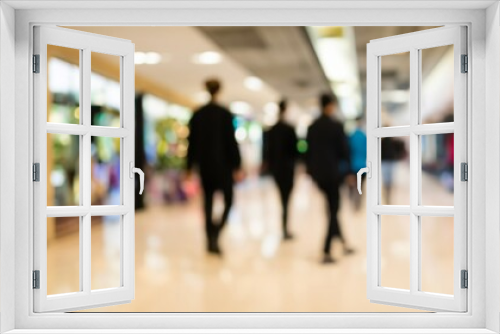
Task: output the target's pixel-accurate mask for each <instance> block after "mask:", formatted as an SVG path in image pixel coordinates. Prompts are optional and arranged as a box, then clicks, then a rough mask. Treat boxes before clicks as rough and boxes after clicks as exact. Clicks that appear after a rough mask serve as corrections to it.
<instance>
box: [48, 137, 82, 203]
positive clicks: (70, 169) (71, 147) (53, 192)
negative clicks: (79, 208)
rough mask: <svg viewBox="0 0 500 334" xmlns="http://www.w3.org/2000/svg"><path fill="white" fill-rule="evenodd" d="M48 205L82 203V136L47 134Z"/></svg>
mask: <svg viewBox="0 0 500 334" xmlns="http://www.w3.org/2000/svg"><path fill="white" fill-rule="evenodd" d="M47 205H48V206H63V205H80V136H76V135H67V134H52V133H48V134H47Z"/></svg>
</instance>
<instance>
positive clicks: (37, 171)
mask: <svg viewBox="0 0 500 334" xmlns="http://www.w3.org/2000/svg"><path fill="white" fill-rule="evenodd" d="M33 181H35V182H40V164H39V163H38V162H35V163H34V164H33Z"/></svg>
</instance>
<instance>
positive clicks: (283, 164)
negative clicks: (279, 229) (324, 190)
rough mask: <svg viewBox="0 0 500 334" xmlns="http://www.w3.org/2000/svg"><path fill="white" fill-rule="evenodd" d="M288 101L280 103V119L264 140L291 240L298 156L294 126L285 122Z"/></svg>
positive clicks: (285, 234) (267, 164)
mask: <svg viewBox="0 0 500 334" xmlns="http://www.w3.org/2000/svg"><path fill="white" fill-rule="evenodd" d="M286 107H287V102H286V101H285V100H282V101H280V103H279V120H278V122H277V123H276V124H275V125H274V126H273V127H272V128H271V129H270V130H269V131H268V132H267V133H266V135H265V138H266V140H265V142H264V163H265V168H266V169H267V170H269V171H270V172H271V174H272V176H273V178H274V180H275V181H276V184H277V186H278V189H279V192H280V198H281V207H282V210H283V211H282V224H283V239H284V240H291V239H293V235H292V234H291V233H290V231H289V230H288V226H287V223H288V202H289V199H290V194H291V193H292V188H293V178H294V173H295V160H296V158H297V135H296V134H295V130H294V128H293V127H292V126H291V125H289V124H287V123H285V121H284V116H285V112H286Z"/></svg>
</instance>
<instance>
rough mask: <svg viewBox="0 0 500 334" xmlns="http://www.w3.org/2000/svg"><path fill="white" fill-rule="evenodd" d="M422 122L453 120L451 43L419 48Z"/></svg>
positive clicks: (453, 79) (453, 66)
mask: <svg viewBox="0 0 500 334" xmlns="http://www.w3.org/2000/svg"><path fill="white" fill-rule="evenodd" d="M421 61H422V88H421V103H420V117H421V119H422V124H428V123H443V122H453V97H454V95H453V94H454V90H453V89H454V87H453V86H454V83H455V77H454V68H455V65H454V59H453V45H446V46H440V47H437V48H430V49H423V50H421Z"/></svg>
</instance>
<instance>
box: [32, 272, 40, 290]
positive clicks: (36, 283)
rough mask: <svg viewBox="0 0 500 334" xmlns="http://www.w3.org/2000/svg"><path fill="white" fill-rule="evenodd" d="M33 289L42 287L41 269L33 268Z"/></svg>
mask: <svg viewBox="0 0 500 334" xmlns="http://www.w3.org/2000/svg"><path fill="white" fill-rule="evenodd" d="M33 289H40V270H33Z"/></svg>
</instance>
